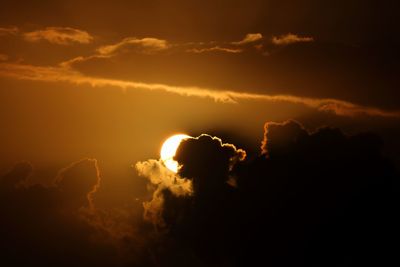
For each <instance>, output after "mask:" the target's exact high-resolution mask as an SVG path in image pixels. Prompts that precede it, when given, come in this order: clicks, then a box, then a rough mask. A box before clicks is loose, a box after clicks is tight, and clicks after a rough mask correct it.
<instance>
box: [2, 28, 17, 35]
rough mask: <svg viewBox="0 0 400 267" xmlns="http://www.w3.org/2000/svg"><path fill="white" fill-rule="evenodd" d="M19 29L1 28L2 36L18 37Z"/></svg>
mask: <svg viewBox="0 0 400 267" xmlns="http://www.w3.org/2000/svg"><path fill="white" fill-rule="evenodd" d="M18 32H19V29H18V27H15V26H14V27H8V28H1V27H0V36H5V35H16V34H18Z"/></svg>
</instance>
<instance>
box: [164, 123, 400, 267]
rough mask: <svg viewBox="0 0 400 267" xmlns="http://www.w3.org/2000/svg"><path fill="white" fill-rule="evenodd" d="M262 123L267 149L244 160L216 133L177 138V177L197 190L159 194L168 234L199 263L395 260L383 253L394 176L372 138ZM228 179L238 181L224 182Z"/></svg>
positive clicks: (394, 224)
mask: <svg viewBox="0 0 400 267" xmlns="http://www.w3.org/2000/svg"><path fill="white" fill-rule="evenodd" d="M264 129H265V132H264V141H263V146H262V152H263V153H260V155H258V156H257V157H249V158H248V159H247V160H244V154H243V153H240V152H239V150H238V149H237V148H236V147H235V146H233V145H228V146H224V145H221V144H222V142H221V140H220V139H218V138H215V137H211V136H208V135H202V136H200V137H198V138H192V139H187V140H184V141H182V143H181V145H180V146H179V148H178V151H177V154H176V156H175V160H177V161H178V162H179V163H180V164H182V168H181V169H180V171H179V175H182V176H184V177H191V178H187V179H191V180H192V182H193V194H191V195H190V196H187V197H181V196H177V195H175V194H173V193H171V192H170V191H169V190H165V191H162V195H163V201H162V202H161V203H159V204H160V205H161V206H162V212H161V213H160V214H159V215H161V216H162V220H163V222H164V223H165V227H167V228H168V229H170V230H169V231H167V232H165V234H166V236H167V237H168V239H167V240H174V241H173V242H176V243H179V244H183V246H184V247H185V249H186V250H189V251H188V252H187V253H189V254H194V255H196V256H198V257H199V258H200V260H201V262H203V263H205V265H220V264H221V263H229V264H228V266H242V264H241V263H243V266H248V265H249V264H250V265H254V264H256V263H259V262H260V260H262V261H263V262H265V263H266V264H268V265H271V266H295V265H296V266H310V265H320V266H326V265H327V264H328V265H329V264H331V263H332V262H334V261H336V260H338V261H340V262H341V263H351V262H365V263H367V262H369V261H371V260H377V261H381V260H382V256H383V255H386V256H388V257H390V260H393V259H395V258H396V255H397V254H396V253H395V252H394V251H393V252H390V253H388V249H389V250H390V247H391V245H392V243H391V242H390V240H391V239H392V238H391V237H390V234H389V233H393V230H394V229H397V225H398V219H396V220H395V221H393V219H394V216H395V215H393V216H392V215H391V214H392V212H393V210H396V207H397V205H398V203H399V198H398V197H395V196H396V195H397V193H396V192H397V190H398V187H397V186H396V188H394V187H393V182H394V181H396V180H397V179H398V174H397V173H396V172H395V170H394V169H393V168H392V167H391V166H390V164H389V165H388V164H387V163H388V162H387V160H386V159H385V158H384V157H383V156H382V153H381V150H382V141H381V139H380V138H379V137H378V136H376V135H374V134H371V133H361V134H357V135H353V136H348V135H345V134H344V133H342V132H341V131H340V130H339V129H333V128H321V129H318V130H316V131H315V132H310V131H308V130H306V129H305V128H304V127H303V126H302V125H301V124H299V123H298V122H295V121H287V122H283V123H274V122H267V123H266V124H265V127H264ZM232 156H233V157H237V158H238V159H241V160H238V161H232V160H231V158H232ZM229 176H234V177H235V178H236V180H237V187H232V186H230V185H229V184H228V183H227V180H228V177H229ZM390 218H391V219H390ZM360 227H361V228H360ZM386 227H388V228H386ZM367 229H368V231H367V233H366V232H365V231H366V230H367ZM382 229H385V230H384V231H385V234H382ZM386 234H389V235H386ZM394 240H396V239H394ZM304 244H306V245H304ZM382 246H383V247H384V248H382ZM174 251H176V250H174ZM365 251H370V252H371V254H368V255H369V256H366V254H365ZM316 252H317V253H316ZM315 253H316V254H315ZM389 254H390V255H389ZM175 255H176V254H175ZM390 260H388V262H390Z"/></svg>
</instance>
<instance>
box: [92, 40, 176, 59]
mask: <svg viewBox="0 0 400 267" xmlns="http://www.w3.org/2000/svg"><path fill="white" fill-rule="evenodd" d="M129 48H131V49H132V48H134V49H137V51H140V52H142V53H148V54H152V53H155V52H159V51H163V50H166V49H168V48H169V44H168V42H167V41H166V40H162V39H157V38H152V37H146V38H142V39H139V38H135V37H128V38H125V39H123V40H122V41H120V42H118V43H116V44H112V45H105V46H102V47H100V48H98V49H97V52H98V53H99V54H100V55H103V56H111V55H114V54H117V53H120V52H123V51H125V50H127V49H129Z"/></svg>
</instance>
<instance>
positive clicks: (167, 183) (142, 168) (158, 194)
mask: <svg viewBox="0 0 400 267" xmlns="http://www.w3.org/2000/svg"><path fill="white" fill-rule="evenodd" d="M135 168H136V170H137V172H138V174H139V175H140V176H143V177H146V178H147V179H148V180H149V181H150V183H151V184H152V185H153V186H154V187H155V189H153V194H152V199H151V200H150V201H148V202H144V203H143V208H144V214H143V217H144V219H145V220H146V221H149V222H151V223H153V225H154V226H155V227H160V228H163V227H165V222H164V220H163V217H162V213H163V211H164V209H163V207H164V192H165V191H166V190H168V191H169V192H171V193H172V194H174V195H176V196H178V197H185V196H190V195H191V194H192V193H193V186H192V182H191V181H190V180H188V179H186V178H182V177H181V176H180V175H178V174H176V173H174V172H172V171H171V170H169V169H168V168H167V167H165V165H164V164H163V163H162V161H161V160H155V159H149V160H147V161H143V162H137V163H136V164H135Z"/></svg>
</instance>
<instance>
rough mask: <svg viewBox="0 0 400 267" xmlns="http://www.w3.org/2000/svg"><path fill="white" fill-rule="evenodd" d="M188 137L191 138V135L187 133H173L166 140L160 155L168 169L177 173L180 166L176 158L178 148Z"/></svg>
mask: <svg viewBox="0 0 400 267" xmlns="http://www.w3.org/2000/svg"><path fill="white" fill-rule="evenodd" d="M187 138H190V136H189V135H186V134H176V135H173V136H171V137H169V138H168V139H167V140H165V141H164V143H163V145H162V147H161V152H160V156H161V160H162V162H163V163H164V165H165V166H166V167H167V168H168V169H170V170H171V171H173V172H175V173H176V172H178V167H179V164H178V162H177V161H176V160H174V156H175V153H176V150H177V149H178V147H179V144H180V143H181V141H182V140H184V139H187Z"/></svg>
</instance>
